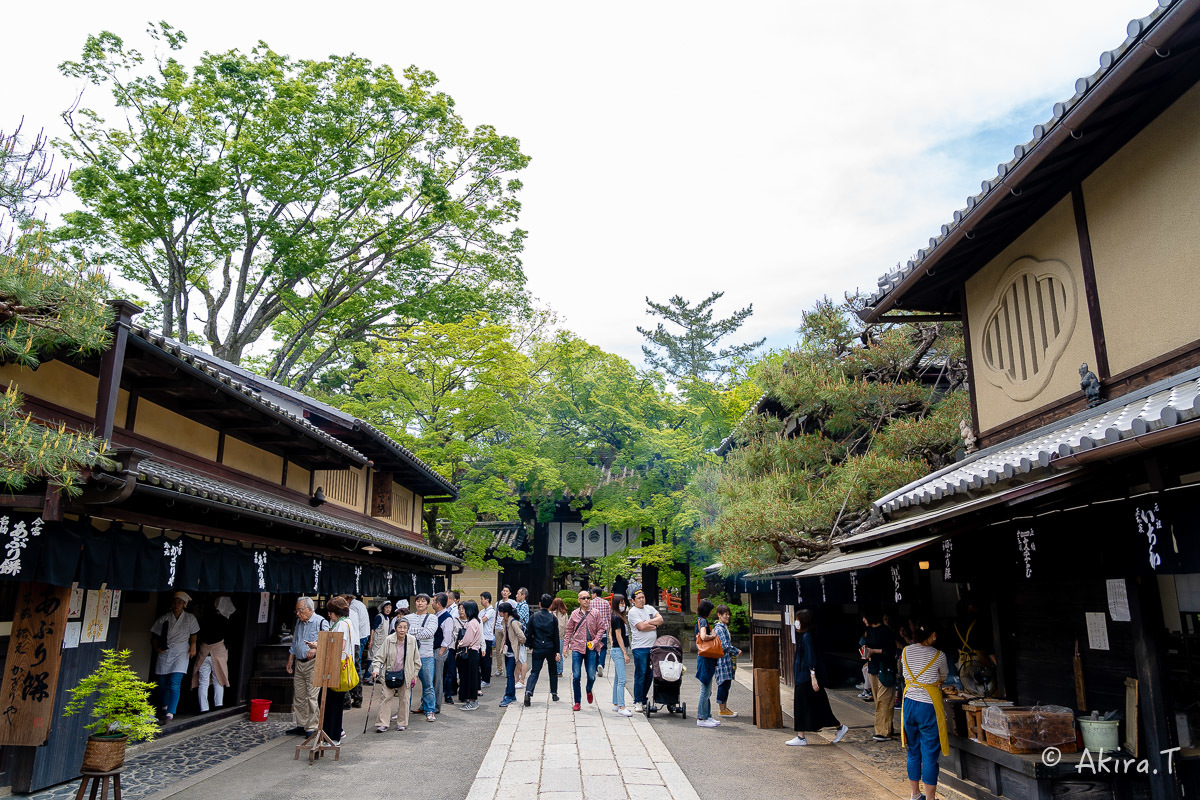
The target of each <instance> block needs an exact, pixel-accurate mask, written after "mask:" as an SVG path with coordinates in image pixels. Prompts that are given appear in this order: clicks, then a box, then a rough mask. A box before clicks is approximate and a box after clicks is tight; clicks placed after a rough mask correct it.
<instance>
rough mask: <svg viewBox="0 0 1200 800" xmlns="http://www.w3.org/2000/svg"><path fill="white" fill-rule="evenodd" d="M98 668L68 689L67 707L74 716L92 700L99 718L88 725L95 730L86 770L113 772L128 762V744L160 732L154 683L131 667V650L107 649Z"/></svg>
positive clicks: (86, 752) (94, 715) (85, 755)
mask: <svg viewBox="0 0 1200 800" xmlns="http://www.w3.org/2000/svg"><path fill="white" fill-rule="evenodd" d="M103 656H104V657H103V658H102V659H101V660H100V665H99V666H97V667H96V671H95V672H93V673H92V674H91V675H88V676H87V677H86V678H84V679H83V680H82V681H80V682H79V685H78V686H76V687H75V688H73V689H69V690H68V691H69V692H70V694H71V702H70V703H68V704H67V707H66V708H65V709H64V710H63V714H64V715H65V716H68V717H69V716H71V715H72V714H77V713H79V712H81V711H83V710H85V709H86V708H87V706H88V703H89V701H91V715H92V719H93V720H95V721H94V722H92V723H91V724H90V725H85V726H84V727H85V728H86V729H87V730H89V731H91V736H89V737H88V741H87V748H86V749H85V750H84V752H83V769H84V770H86V771H89V772H110V771H112V770H114V769H116V768H117V767H119V766H121V765H122V764H124V763H125V745H126V744H127V743H128V742H130V741H133V742H140V741H149V740H150V739H153V738H154V736H155V734H157V733H158V731H159V727H158V722H157V721H156V720H155V718H154V706H152V705H150V692H151V691H153V690H154V684H152V683H147V682H145V681H143V680H142V679H140V678H139V677H138V676H137V673H135V672H134V671H133V670H132V669H130V667H129V663H128V662H129V651H128V650H121V651H117V650H104V651H103Z"/></svg>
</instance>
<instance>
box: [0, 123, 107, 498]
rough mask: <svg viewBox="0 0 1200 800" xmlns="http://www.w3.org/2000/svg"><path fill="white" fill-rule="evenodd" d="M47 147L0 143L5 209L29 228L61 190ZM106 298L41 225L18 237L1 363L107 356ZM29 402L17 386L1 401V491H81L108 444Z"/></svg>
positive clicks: (6, 263)
mask: <svg viewBox="0 0 1200 800" xmlns="http://www.w3.org/2000/svg"><path fill="white" fill-rule="evenodd" d="M18 131H19V129H18ZM44 145H45V141H44V140H43V139H42V138H41V137H40V136H39V137H36V138H35V139H34V140H33V141H32V142H22V141H20V140H19V138H18V137H17V136H16V135H15V134H13V135H11V136H9V137H8V138H7V139H3V138H0V207H2V208H4V209H6V210H7V211H9V212H10V214H11V215H12V218H14V219H21V220H23V221H25V222H26V223H28V220H29V218H30V217H31V216H32V214H33V209H34V207H35V205H36V203H37V201H38V200H40V199H43V198H45V197H48V196H54V195H55V194H57V193H58V191H59V189H61V185H62V184H61V181H60V180H59V179H57V178H55V177H53V176H52V173H51V170H49V169H48V164H49V160H48V159H47V158H45V157H44ZM107 292H108V284H107V282H106V281H105V280H104V277H103V276H102V275H100V274H99V273H97V272H95V271H90V270H79V269H74V268H72V267H69V266H66V265H64V264H63V263H62V262H61V261H60V260H59V259H58V258H57V257H56V255H55V254H54V253H53V252H52V251H51V250H50V249H49V248H47V247H46V246H45V245H44V244H43V243H42V240H41V237H40V235H39V231H38V227H37V226H33V228H32V229H31V230H30V231H29V232H27V233H25V234H22V235H20V236H17V237H15V238H13V239H12V240H11V244H9V245H7V246H6V247H5V248H3V249H2V250H0V365H4V364H19V365H20V366H23V367H31V368H36V367H37V366H38V365H39V364H40V363H42V362H43V361H46V360H49V359H52V358H70V357H74V356H79V355H95V354H96V353H99V352H101V351H103V350H104V349H105V348H107V347H108V345H109V341H110V336H109V333H108V324H109V322H110V321H111V317H112V315H111V313H110V309H109V308H108V307H107V306H106V305H105V304H104V302H103V301H104V299H105V296H106V294H107ZM23 403H24V399H23V398H22V396H21V393H20V392H18V391H17V389H16V388H15V386H13V385H10V386H9V388H8V389H7V391H5V392H4V393H3V394H2V395H0V488H3V489H5V490H7V491H10V492H15V491H20V490H22V489H24V488H26V487H27V486H29V485H30V484H31V483H34V482H37V481H42V480H46V481H49V482H50V483H51V484H53V485H56V486H59V487H62V489H63V490H64V491H66V492H68V493H71V494H75V493H77V492H78V491H79V489H78V486H77V485H76V482H77V480H78V478H79V473H80V470H82V469H84V468H86V467H93V466H97V465H101V464H105V465H106V464H107V463H108V462H107V461H106V460H105V459H104V458H103V455H102V454H103V453H104V452H105V450H106V444H105V443H104V442H103V441H100V440H98V439H95V438H94V437H91V436H88V435H86V434H84V433H80V432H78V431H75V430H72V429H70V428H67V427H66V426H65V425H54V426H46V425H42V424H40V423H38V422H36V421H34V419H33V418H32V416H30V415H29V414H26V413H24V412H23V410H22V407H23Z"/></svg>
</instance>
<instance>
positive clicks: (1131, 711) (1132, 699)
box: [1124, 678, 1138, 758]
mask: <svg viewBox="0 0 1200 800" xmlns="http://www.w3.org/2000/svg"><path fill="white" fill-rule="evenodd" d="M1124 749H1125V752H1126V753H1129V755H1131V756H1133V757H1134V758H1137V755H1138V682H1137V678H1126V679H1125V748H1124Z"/></svg>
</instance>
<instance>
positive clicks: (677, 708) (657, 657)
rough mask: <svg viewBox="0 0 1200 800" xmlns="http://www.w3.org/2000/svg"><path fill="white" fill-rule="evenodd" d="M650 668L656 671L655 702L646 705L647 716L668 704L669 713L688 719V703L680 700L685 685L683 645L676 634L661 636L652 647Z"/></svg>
mask: <svg viewBox="0 0 1200 800" xmlns="http://www.w3.org/2000/svg"><path fill="white" fill-rule="evenodd" d="M650 669H651V670H652V671H653V673H654V702H653V703H646V705H645V706H644V710H645V714H646V717H647V718H648V717H649V716H650V715H651V714H656V713H658V711H659V706H666V709H667V713H668V714H679V716H681V717H683V718H684V719H687V705H686V704H685V703H682V702H680V700H679V689H680V687H681V686H682V685H683V645H681V644H680V643H679V640H678V639H676V638H675V637H674V636H660V637H658V638H657V639H655V640H654V646H653V647H651V648H650Z"/></svg>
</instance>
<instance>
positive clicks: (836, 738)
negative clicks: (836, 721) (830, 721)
mask: <svg viewBox="0 0 1200 800" xmlns="http://www.w3.org/2000/svg"><path fill="white" fill-rule="evenodd" d="M849 730H850V728H848V727H847V726H845V725H843V726H842V727H840V728H838V732H837V736H834V737H833V743H834V744H837V743H838V742H840V741H841V740H842V737H843V736H845V735H846V732H847V731H849Z"/></svg>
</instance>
